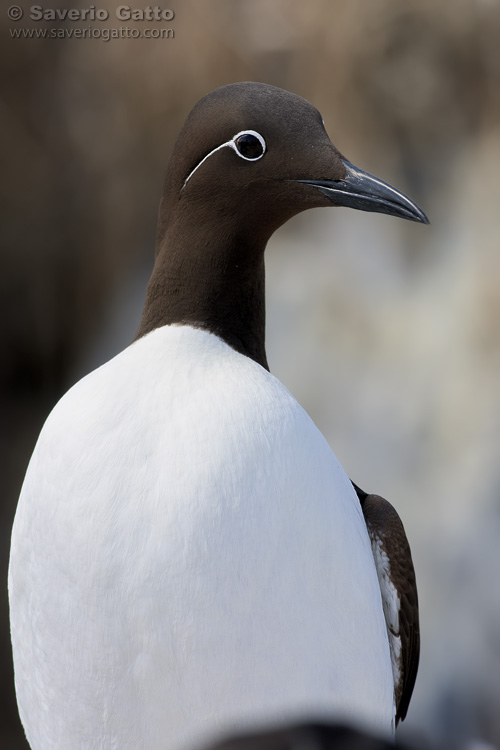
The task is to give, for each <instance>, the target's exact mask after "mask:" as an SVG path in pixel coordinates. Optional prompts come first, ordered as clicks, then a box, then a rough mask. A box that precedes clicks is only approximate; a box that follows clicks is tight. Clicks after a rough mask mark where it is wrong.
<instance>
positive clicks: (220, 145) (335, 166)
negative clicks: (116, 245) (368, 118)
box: [138, 83, 428, 366]
mask: <svg viewBox="0 0 500 750" xmlns="http://www.w3.org/2000/svg"><path fill="white" fill-rule="evenodd" d="M319 206H325V207H327V206H329V207H331V206H350V207H353V208H358V209H361V210H364V211H377V212H381V213H388V214H392V215H394V216H401V217H403V218H406V219H410V220H413V221H420V222H422V223H428V220H427V218H426V216H425V214H424V213H423V212H422V211H421V210H420V209H419V208H418V207H417V206H416V205H415V204H414V203H413V202H412V201H410V200H409V199H408V198H407V197H406V196H404V195H403V194H402V193H400V192H399V191H397V190H395V189H394V188H392V187H391V186H389V185H387V184H386V183H384V182H382V181H381V180H378V179H377V178H375V177H372V176H371V175H368V174H367V173H365V172H363V171H361V170H359V169H357V168H356V167H354V166H353V165H352V164H350V162H348V161H347V160H346V159H345V158H344V157H343V156H342V155H341V154H340V153H339V151H338V150H337V149H336V148H335V146H334V145H333V144H332V142H331V141H330V139H329V137H328V135H327V133H326V130H325V127H324V124H323V120H322V118H321V115H320V113H319V112H318V110H317V109H316V108H315V107H313V106H312V104H310V103H309V102H308V101H306V100H305V99H303V98H302V97H300V96H296V95H295V94H291V93H289V92H288V91H284V90H282V89H278V88H275V87H274V86H268V85H267V84H263V83H236V84H231V85H229V86H223V87H222V88H219V89H216V90H215V91H213V92H212V93H210V94H208V95H207V96H205V97H204V98H203V99H201V100H200V101H199V102H198V104H197V105H196V106H195V107H194V109H193V110H192V112H191V114H190V115H189V116H188V118H187V120H186V123H185V125H184V127H183V129H182V131H181V133H180V135H179V137H178V139H177V143H176V145H175V148H174V151H173V154H172V157H171V159H170V163H169V165H168V169H167V176H166V180H165V185H164V193H163V197H162V200H161V204H160V212H159V220H158V235H157V248H156V256H157V257H156V263H155V268H154V270H153V275H152V277H151V281H150V284H149V287H148V295H147V299H146V307H145V311H144V315H143V320H142V322H141V327H140V329H139V333H138V336H142V335H145V334H146V333H148V332H149V331H151V330H153V329H154V328H156V327H158V326H159V325H166V324H168V323H186V324H191V325H197V326H199V327H203V328H206V329H207V330H210V331H212V332H214V333H216V334H218V335H220V336H221V338H223V339H224V340H226V341H227V343H229V344H230V345H231V346H233V347H234V348H235V349H237V350H238V351H241V352H242V353H244V354H247V355H248V356H250V357H252V358H253V359H255V360H256V361H258V362H260V364H262V365H263V366H267V362H266V358H265V349H264V261H263V255H264V250H265V246H266V243H267V240H268V239H269V237H270V236H271V235H272V233H273V232H274V231H275V230H276V229H277V228H278V227H280V226H281V225H282V224H284V223H285V222H286V221H287V220H288V219H290V218H291V217H292V216H294V215H295V214H297V213H300V212H301V211H305V210H306V209H308V208H314V207H319Z"/></svg>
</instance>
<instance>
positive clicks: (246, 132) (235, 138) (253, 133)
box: [227, 130, 266, 161]
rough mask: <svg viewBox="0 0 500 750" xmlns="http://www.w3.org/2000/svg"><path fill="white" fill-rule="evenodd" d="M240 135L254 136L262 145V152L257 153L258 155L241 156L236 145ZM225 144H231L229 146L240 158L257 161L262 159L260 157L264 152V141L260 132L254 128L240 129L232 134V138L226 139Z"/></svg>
mask: <svg viewBox="0 0 500 750" xmlns="http://www.w3.org/2000/svg"><path fill="white" fill-rule="evenodd" d="M242 135H251V136H253V137H254V138H257V140H258V141H259V143H260V145H261V146H262V153H261V154H259V155H258V156H243V154H242V153H241V151H240V150H239V148H238V146H237V145H236V143H237V141H238V139H239V138H241V136H242ZM227 145H228V146H231V148H233V149H234V151H236V153H237V154H238V156H240V157H241V158H242V159H245V161H258V160H259V159H262V157H263V156H264V154H265V153H266V142H265V140H264V139H263V137H262V136H261V134H260V133H257V131H256V130H240V132H239V133H236V135H234V136H233V138H232V140H230V141H228V143H227Z"/></svg>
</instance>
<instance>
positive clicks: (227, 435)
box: [9, 326, 394, 750]
mask: <svg viewBox="0 0 500 750" xmlns="http://www.w3.org/2000/svg"><path fill="white" fill-rule="evenodd" d="M9 591H10V600H11V618H12V637H13V647H14V660H15V672H16V689H17V694H18V700H19V705H20V711H21V716H22V720H23V723H24V726H25V729H26V732H27V735H28V738H29V740H30V743H31V745H32V748H33V750H55V748H62V747H64V748H66V750H76V749H77V748H78V750H82V748H92V750H100V749H101V748H102V749H103V750H104V748H106V750H109V748H117V750H118V749H119V750H128V749H130V750H132V748H134V749H135V748H138V747H147V748H148V750H159V749H160V748H161V749H162V750H165V749H166V750H177V748H183V747H186V746H189V745H191V744H192V743H193V742H195V741H196V738H197V737H199V736H212V735H216V734H218V733H219V732H223V731H225V730H227V729H228V728H231V727H233V726H237V725H241V724H247V723H248V722H250V721H253V720H258V721H265V720H266V719H268V718H283V719H284V718H286V717H289V716H290V715H293V714H296V713H299V714H302V715H303V714H304V713H306V712H313V713H314V715H316V716H317V715H318V714H326V715H342V716H344V717H346V718H348V719H352V720H361V721H366V722H369V723H371V724H372V725H376V726H377V727H378V728H379V729H389V728H390V726H391V722H392V719H393V715H394V706H393V681H392V674H391V664H390V657H389V648H388V642H387V636H386V628H385V622H384V615H383V612H382V606H381V601H380V591H379V588H378V582H377V576H376V572H375V567H374V564H373V558H372V553H371V548H370V542H369V539H368V534H367V532H366V528H365V524H364V520H363V516H362V513H361V510H360V507H359V503H358V501H357V498H356V495H355V493H354V491H353V489H352V486H351V484H350V482H349V480H348V478H347V476H346V475H345V473H344V471H343V470H342V468H341V466H340V465H339V463H338V461H337V460H336V458H335V456H334V455H333V453H332V452H331V450H330V448H329V447H328V445H327V443H326V441H325V440H324V438H323V437H322V436H321V434H320V433H319V432H318V430H317V429H316V427H315V426H314V424H313V423H312V421H311V420H310V419H309V418H308V416H307V415H306V414H305V412H304V411H303V410H302V409H301V407H300V406H299V405H298V404H297V402H296V401H295V400H294V399H293V398H292V396H291V395H290V394H289V393H288V391H287V390H286V389H285V388H284V387H283V386H282V385H281V384H280V383H279V382H278V381H277V380H276V379H275V378H274V377H273V376H271V375H270V374H269V373H268V372H266V371H265V370H263V369H262V368H261V367H260V366H259V365H257V364H255V363H254V362H252V361H250V360H249V359H248V358H246V357H243V356H241V355H239V354H237V353H236V352H234V351H233V350H232V349H230V348H229V347H228V346H226V345H225V344H224V343H223V342H221V341H220V340H219V339H217V338H216V337H215V336H212V335H211V334H208V333H206V332H203V331H200V330H194V329H191V328H188V327H176V326H173V327H166V328H162V329H159V330H157V331H154V332H153V333H151V334H149V335H148V336H146V337H145V338H144V339H141V340H140V341H138V342H137V343H135V344H133V345H132V346H131V347H129V348H128V349H127V350H125V351H124V352H123V353H122V354H120V355H119V356H118V357H116V358H115V359H113V360H111V361H110V362H109V363H108V364H106V365H104V366H103V367H101V368H100V369H99V370H96V371H95V372H93V373H92V374H91V375H89V376H88V377H87V378H84V379H83V380H82V381H80V383H78V384H77V385H76V386H75V387H74V388H72V389H71V390H70V391H69V392H68V393H67V394H66V396H65V397H64V398H63V399H62V400H61V401H60V402H59V404H58V405H57V406H56V408H55V409H54V411H53V412H52V414H51V415H50V416H49V418H48V420H47V423H46V425H45V427H44V429H43V431H42V433H41V435H40V438H39V441H38V444H37V446H36V449H35V452H34V454H33V457H32V460H31V463H30V466H29V469H28V473H27V476H26V480H25V483H24V486H23V490H22V495H21V499H20V503H19V508H18V512H17V515H16V521H15V526H14V531H13V540H12V553H11V566H10V573H9Z"/></svg>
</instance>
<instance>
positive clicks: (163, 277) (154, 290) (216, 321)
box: [136, 222, 269, 369]
mask: <svg viewBox="0 0 500 750" xmlns="http://www.w3.org/2000/svg"><path fill="white" fill-rule="evenodd" d="M183 224H184V223H183V222H177V223H176V222H174V223H173V224H172V225H171V226H169V227H166V229H165V232H164V234H163V236H162V237H161V239H160V240H159V242H158V246H157V254H156V261H155V265H154V269H153V273H152V275H151V279H150V281H149V284H148V288H147V292H146V302H145V306H144V311H143V315H142V320H141V324H140V326H139V330H138V332H137V335H136V339H138V338H141V337H142V336H145V335H146V334H147V333H149V332H150V331H153V330H154V329H156V328H159V327H160V326H165V325H170V324H173V323H177V324H184V325H192V326H195V327H197V328H202V329H204V330H207V331H210V332H211V333H214V334H216V335H217V336H220V338H221V339H223V340H224V341H225V342H226V343H227V344H229V346H231V347H232V348H233V349H235V350H236V351H238V352H240V353H241V354H244V355H246V356H247V357H250V359H253V360H255V361H256V362H258V363H259V364H260V365H262V367H265V368H266V369H269V368H268V364H267V359H266V350H265V272H264V250H265V242H262V243H260V244H261V245H262V246H257V247H256V246H255V245H254V244H250V241H249V238H248V237H245V236H241V235H240V236H238V235H237V234H236V233H234V234H232V233H231V232H228V231H227V230H226V231H225V232H221V233H217V232H213V231H211V232H209V231H205V230H204V229H203V227H200V228H199V229H200V231H197V230H196V229H197V228H196V227H195V226H192V225H190V226H189V227H188V231H185V226H183Z"/></svg>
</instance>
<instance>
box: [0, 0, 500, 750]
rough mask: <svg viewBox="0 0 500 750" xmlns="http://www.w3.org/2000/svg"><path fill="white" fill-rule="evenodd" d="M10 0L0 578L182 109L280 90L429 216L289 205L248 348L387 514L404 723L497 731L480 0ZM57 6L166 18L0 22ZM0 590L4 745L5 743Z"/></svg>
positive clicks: (492, 739) (486, 22) (498, 551)
mask: <svg viewBox="0 0 500 750" xmlns="http://www.w3.org/2000/svg"><path fill="white" fill-rule="evenodd" d="M19 3H20V5H21V7H22V8H23V10H24V11H25V14H24V18H23V19H22V20H21V21H19V22H17V23H14V22H13V21H10V20H9V18H8V17H7V13H6V9H7V4H5V5H4V7H3V8H2V11H1V13H0V24H1V30H0V33H1V44H0V60H1V98H0V117H1V126H2V131H3V132H2V138H1V145H2V149H1V151H2V165H1V174H2V180H1V191H2V192H1V211H2V214H3V215H2V220H1V224H0V236H1V252H2V255H1V259H2V273H1V274H0V300H1V315H0V321H1V324H0V337H1V338H0V351H1V361H2V368H1V378H2V379H1V389H0V409H1V415H2V419H1V432H0V437H1V441H2V456H3V459H4V460H3V469H2V489H3V493H2V494H3V499H2V503H1V505H0V514H1V515H0V534H1V538H0V562H1V575H0V579H1V580H2V581H3V582H5V581H6V575H7V564H8V554H9V538H10V529H11V524H12V519H13V516H14V511H15V507H16V502H17V496H18V493H19V490H20V487H21V483H22V479H23V475H24V472H25V470H26V466H27V463H28V460H29V457H30V455H31V452H32V450H33V447H34V444H35V441H36V438H37V435H38V433H39V431H40V428H41V426H42V424H43V422H44V420H45V418H46V416H47V414H48V412H49V411H50V409H51V408H52V406H53V405H54V403H55V402H56V401H57V399H58V398H59V397H60V396H61V395H62V393H63V392H64V391H65V390H66V389H67V388H68V387H69V386H70V385H71V384H72V383H74V382H75V381H76V380H77V379H78V378H80V377H81V376H82V375H83V374H85V373H86V372H88V371H89V370H91V369H93V368H95V367H96V366H98V365H99V364H101V363H102V362H104V361H105V360H107V359H109V358H110V357H111V356H113V355H114V354H116V353H117V352H118V351H120V350H121V349H122V348H123V347H125V346H126V345H127V344H128V343H129V342H130V341H131V339H132V338H133V336H134V334H135V331H136V328H137V326H138V322H139V317H140V312H141V307H142V303H143V299H144V291H145V286H146V283H147V279H148V277H149V274H150V271H151V268H152V262H153V250H154V237H155V224H156V211H157V205H158V200H159V197H160V191H161V185H162V178H163V172H164V168H165V165H166V163H167V160H168V157H169V154H170V151H171V148H172V144H173V140H174V138H175V136H176V134H177V132H178V130H179V129H180V127H181V125H182V123H183V120H184V118H185V117H186V115H187V114H188V112H189V110H190V109H191V107H192V106H193V105H194V104H195V102H196V101H197V100H198V99H199V98H200V97H201V96H203V95H204V94H205V93H207V92H208V91H210V90H211V89H213V88H216V87H217V86H220V85H223V84H226V83H230V82H233V81H240V80H257V81H265V82H267V83H271V84H274V85H277V86H281V87H283V88H286V89H289V90H291V91H294V92H295V93H297V94H301V95H302V96H304V97H306V98H307V99H309V100H310V101H311V102H312V103H313V104H314V105H315V106H316V107H317V108H318V109H319V110H320V111H321V112H322V114H323V117H324V120H325V124H326V128H327V130H328V132H329V134H330V136H331V138H332V140H333V142H334V143H335V144H336V145H337V146H338V148H339V149H340V150H341V151H342V153H343V154H344V155H346V156H347V157H348V158H349V159H350V160H351V161H353V162H354V163H355V164H356V165H358V166H360V167H361V168H363V169H365V170H367V171H370V172H372V173H374V174H376V175H377V176H378V177H380V178H382V179H384V180H387V181H389V182H391V183H392V184H394V185H395V186H397V187H399V188H400V189H402V190H404V191H405V192H407V193H408V194H409V195H410V196H411V197H412V198H413V199H414V200H416V201H417V203H419V205H421V207H422V208H423V209H424V210H425V211H426V212H427V213H428V215H429V217H430V219H431V222H432V223H431V226H430V227H423V226H420V225H416V224H411V223H409V222H404V221H400V220H396V219H394V218H390V217H387V216H381V215H375V214H366V213H364V214H363V213H360V212H357V213H355V212H353V211H351V210H348V209H337V210H328V211H324V210H321V209H317V210H315V211H310V212H308V213H306V214H303V215H301V216H299V217H297V218H296V219H294V220H293V221H291V222H289V223H288V224H287V225H286V226H285V227H283V228H282V229H281V230H280V231H279V232H278V233H277V234H276V235H275V236H274V237H273V239H272V240H271V242H270V243H269V246H268V251H267V269H268V272H267V276H268V278H267V283H268V286H267V300H268V358H269V363H270V367H271V370H272V371H273V372H274V374H276V375H277V376H278V377H279V378H280V379H281V380H282V381H283V382H284V383H285V384H286V385H287V387H288V388H289V389H290V390H291V391H292V393H293V394H294V395H295V396H296V397H297V399H298V400H299V401H300V402H301V403H302V405H303V406H304V407H305V408H306V410H307V411H308V412H309V414H310V415H311V416H312V417H313V419H314V420H315V421H316V423H317V425H318V426H319V428H320V429H321V430H322V431H323V433H324V434H325V435H326V437H327V439H328V440H329V442H330V444H331V446H332V448H333V449H334V451H335V453H336V454H337V456H338V457H339V459H340V460H341V462H342V464H343V465H344V467H345V469H346V471H347V472H348V473H349V475H350V476H351V477H352V478H353V480H354V481H356V482H357V483H358V484H360V485H361V486H362V487H363V488H364V489H366V490H369V491H374V492H378V493H379V494H382V495H384V496H385V497H387V498H388V499H389V500H390V501H391V502H392V503H393V504H394V505H395V506H396V508H397V510H398V511H399V513H400V515H401V516H402V518H403V521H404V523H405V526H406V530H407V534H408V537H409V539H410V541H411V545H412V550H413V554H414V562H415V568H416V572H417V579H418V583H419V595H420V606H421V629H422V655H421V662H420V672H419V676H418V678H417V684H416V688H415V693H414V698H413V701H412V703H411V706H410V710H409V715H408V718H407V720H406V722H405V723H404V725H403V726H402V728H401V731H400V736H401V737H402V738H408V737H413V738H417V739H418V738H420V740H421V741H422V742H426V743H430V745H431V746H437V745H441V746H444V747H451V746H457V747H458V746H462V745H463V746H464V747H465V746H466V745H467V746H468V747H471V748H472V747H476V748H479V747H480V746H482V745H480V741H481V742H484V743H486V742H489V743H490V744H492V745H495V744H497V745H500V711H499V707H500V591H499V584H498V576H499V571H500V320H499V319H500V248H499V235H500V206H499V199H500V180H499V168H500V3H499V1H498V0H441V2H439V3H436V2H435V1H434V0H406V2H405V3H401V2H398V0H370V2H362V1H361V0H350V2H349V3H347V2H344V1H343V0H308V2H307V3H306V2H303V0H301V1H299V0H253V2H248V1H246V0H212V2H211V3H202V2H196V1H195V0H183V1H182V3H180V2H175V0H172V5H170V6H167V5H166V2H165V3H164V4H163V5H162V6H161V7H164V8H167V7H170V8H171V9H172V10H173V11H174V12H175V17H174V19H173V20H171V21H162V22H160V21H154V22H139V21H135V22H133V21H119V20H117V18H116V16H115V10H116V7H117V6H118V5H119V4H120V3H118V0H99V2H96V3H95V6H96V7H97V8H98V9H108V11H109V14H110V16H109V20H108V21H104V22H100V21H92V22H89V21H82V22H81V23H75V22H69V21H66V22H50V21H47V22H45V23H44V22H34V21H31V20H30V19H29V17H28V16H29V4H28V2H27V0H19ZM30 4H31V3H30ZM50 7H51V8H58V7H59V8H63V7H66V8H68V7H69V8H83V7H90V4H88V3H87V4H85V3H80V2H78V0H72V2H71V3H68V2H64V3H63V2H60V1H59V0H50ZM132 7H140V8H143V7H145V6H144V5H143V4H141V3H139V2H136V3H135V4H133V5H132ZM76 27H81V28H84V29H88V28H89V27H92V28H93V29H100V30H102V29H105V28H120V27H128V28H129V29H139V30H140V31H141V32H144V30H146V29H166V28H170V29H172V30H173V38H172V36H171V35H170V36H169V37H167V38H158V39H145V38H142V39H134V38H129V39H127V38H121V39H111V40H110V41H107V42H106V41H103V39H102V38H101V39H99V38H95V39H89V38H86V39H75V38H72V39H68V38H66V39H63V38H58V39H43V38H38V39H37V38H17V39H15V38H12V29H30V28H31V29H43V28H46V29H53V28H66V29H68V28H76ZM134 33H135V32H134ZM5 589H6V587H5V584H3V585H2V593H1V597H0V602H1V605H0V618H1V619H0V681H1V684H0V746H1V747H2V748H9V749H10V748H12V749H13V750H18V749H19V750H20V749H21V748H26V744H25V740H24V739H23V734H22V730H21V727H20V724H19V720H18V717H17V709H16V705H15V696H14V690H13V677H12V666H11V654H10V641H9V626H8V609H7V594H6V590H5ZM398 731H399V730H398ZM473 740H474V741H475V744H471V743H472V741H473Z"/></svg>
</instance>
